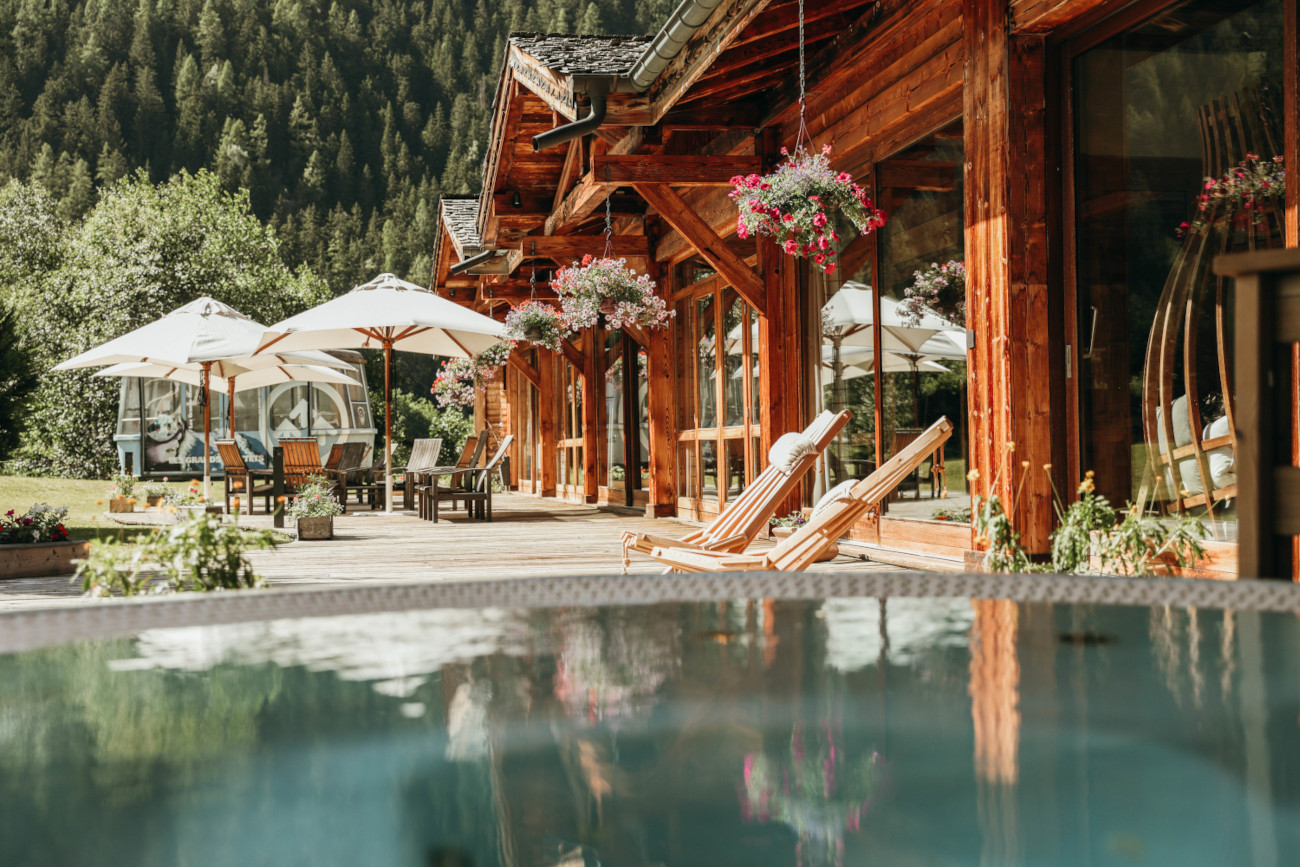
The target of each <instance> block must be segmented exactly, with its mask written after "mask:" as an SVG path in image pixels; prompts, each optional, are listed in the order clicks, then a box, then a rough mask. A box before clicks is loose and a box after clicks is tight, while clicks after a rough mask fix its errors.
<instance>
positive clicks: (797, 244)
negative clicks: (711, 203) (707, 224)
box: [730, 145, 885, 274]
mask: <svg viewBox="0 0 1300 867" xmlns="http://www.w3.org/2000/svg"><path fill="white" fill-rule="evenodd" d="M781 153H783V154H785V156H786V160H785V162H783V163H782V164H781V165H780V166H778V167H777V170H776V171H775V172H772V173H771V174H768V175H762V176H759V175H749V176H747V177H746V176H741V175H737V176H736V177H734V178H732V179H731V185H732V191H731V193H730V196H731V198H732V199H733V200H735V202H736V205H737V207H739V208H740V216H739V217H738V218H737V220H736V234H738V235H739V236H740V237H741V238H748V237H750V236H751V235H755V234H759V235H770V236H772V237H774V238H776V239H777V240H778V241H779V242H780V243H781V246H782V248H783V249H784V250H785V252H786V253H788V254H789V255H791V256H798V257H800V258H803V259H811V260H812V261H813V263H814V264H816V265H818V266H819V267H820V268H821V269H822V271H824V272H825V273H827V274H834V273H835V267H836V264H835V256H836V250H835V244H836V243H838V242H839V240H840V236H839V233H838V232H836V230H835V228H834V226H833V225H832V223H833V220H834V218H835V215H836V214H837V213H838V214H839V215H840V216H842V217H843V218H844V219H846V220H848V221H849V222H850V223H852V224H853V226H854V227H855V228H856V229H857V230H858V232H860V233H861V234H863V235H865V234H867V233H869V232H872V231H874V230H876V229H878V228H880V227H881V226H883V225H884V224H885V213H884V211H881V210H879V209H877V208H876V207H875V205H874V204H873V203H872V201H871V197H870V196H868V195H867V192H866V190H864V189H862V187H860V186H858V185H857V184H856V183H854V182H853V178H852V176H851V175H849V173H848V172H836V171H835V170H834V169H832V168H831V161H830V153H831V146H830V145H826V146H824V147H823V148H822V149H821V151H820V152H817V151H809V150H805V149H803V148H800V149H798V150H796V151H795V152H794V153H793V154H791V153H790V152H789V151H788V150H786V149H785V148H782V149H781Z"/></svg>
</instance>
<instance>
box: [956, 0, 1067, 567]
mask: <svg viewBox="0 0 1300 867" xmlns="http://www.w3.org/2000/svg"><path fill="white" fill-rule="evenodd" d="M962 18H963V21H964V23H965V45H966V70H965V79H966V87H965V111H964V119H965V132H966V145H965V147H966V160H967V162H968V165H969V166H970V170H969V171H967V172H966V174H965V178H966V192H965V226H966V269H967V283H966V287H967V288H966V311H967V312H966V319H967V322H969V323H970V324H971V326H972V328H973V331H974V347H973V348H972V349H971V350H970V351H969V353H968V356H969V358H968V362H967V371H968V381H969V395H970V397H969V401H970V437H969V441H970V443H971V463H972V466H973V468H974V469H976V470H978V471H979V476H978V479H977V480H976V481H974V482H972V484H971V493H972V494H977V495H979V496H981V497H988V496H990V495H993V494H996V495H997V496H998V497H999V498H1000V499H1001V500H1002V503H1003V506H1004V507H1005V508H1006V510H1007V514H1008V515H1009V516H1010V517H1011V520H1012V523H1013V524H1014V526H1015V528H1016V530H1017V531H1018V532H1019V533H1020V536H1021V541H1022V543H1023V544H1024V545H1025V547H1026V548H1028V549H1029V550H1030V551H1031V552H1033V553H1043V552H1045V551H1047V550H1048V547H1049V540H1048V536H1049V534H1050V533H1051V530H1052V521H1053V512H1052V490H1051V485H1050V482H1049V479H1048V476H1047V474H1046V473H1045V472H1043V471H1042V470H1041V469H1040V468H1041V466H1042V465H1043V464H1044V463H1049V462H1051V461H1052V453H1053V441H1052V408H1053V405H1054V404H1055V405H1058V406H1059V405H1060V403H1061V399H1062V398H1061V394H1062V393H1063V392H1064V390H1065V389H1064V383H1063V382H1062V383H1057V384H1056V385H1057V386H1058V387H1057V388H1053V385H1054V383H1053V380H1052V370H1053V366H1052V353H1051V349H1050V335H1051V334H1052V327H1051V320H1050V317H1049V313H1048V304H1049V291H1048V273H1049V263H1048V237H1047V216H1048V215H1047V189H1048V187H1049V185H1050V184H1051V183H1052V177H1051V173H1050V172H1049V171H1048V158H1047V152H1046V151H1047V145H1046V121H1045V116H1046V102H1047V94H1046V85H1045V75H1046V51H1045V45H1044V41H1043V39H1042V38H1041V37H1031V36H1024V37H1013V36H1011V34H1010V21H1009V19H1008V16H1007V7H1006V3H1005V2H1004V0H962ZM1022 460H1028V461H1029V462H1030V466H1031V467H1032V468H1034V470H1035V471H1030V472H1026V471H1024V470H1022V468H1021V466H1020V462H1021V461H1022ZM1022 479H1023V482H1022ZM972 532H973V531H972Z"/></svg>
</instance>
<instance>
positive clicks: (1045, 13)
mask: <svg viewBox="0 0 1300 867" xmlns="http://www.w3.org/2000/svg"><path fill="white" fill-rule="evenodd" d="M1105 5H1107V0H1011V3H1010V4H1009V6H1010V8H1011V29H1012V30H1013V31H1015V32H1016V33H1021V34H1034V33H1039V34H1045V33H1050V32H1052V31H1053V30H1055V29H1057V28H1058V27H1060V26H1062V25H1064V24H1069V23H1070V22H1071V21H1074V20H1075V19H1076V18H1079V17H1081V16H1083V15H1088V14H1090V13H1092V12H1094V11H1096V10H1098V9H1100V8H1101V7H1103V6H1105Z"/></svg>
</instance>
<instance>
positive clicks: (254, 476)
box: [217, 440, 271, 515]
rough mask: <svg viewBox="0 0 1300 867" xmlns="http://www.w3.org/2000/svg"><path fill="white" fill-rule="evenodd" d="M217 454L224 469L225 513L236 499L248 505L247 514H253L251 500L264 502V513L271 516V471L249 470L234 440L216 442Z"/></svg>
mask: <svg viewBox="0 0 1300 867" xmlns="http://www.w3.org/2000/svg"><path fill="white" fill-rule="evenodd" d="M217 453H218V454H219V455H221V463H222V464H223V465H224V466H225V468H226V511H227V512H229V511H230V501H231V500H232V499H234V498H236V497H238V498H240V499H242V500H244V501H245V502H247V503H248V513H249V514H250V515H251V514H252V513H253V498H254V497H263V498H265V500H266V513H267V514H268V515H269V514H271V471H270V470H253V469H249V467H248V465H247V464H245V463H244V456H243V455H242V454H240V453H239V445H238V443H236V442H235V441H234V440H217Z"/></svg>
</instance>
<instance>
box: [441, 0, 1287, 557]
mask: <svg viewBox="0 0 1300 867" xmlns="http://www.w3.org/2000/svg"><path fill="white" fill-rule="evenodd" d="M1298 2H1300V0H1175V2H1168V0H1137V2H1123V0H1011V2H1009V3H1008V2H1005V0H1000V2H993V0H961V2H956V0H912V2H899V0H816V2H814V0H808V2H807V4H806V8H805V9H804V11H803V20H802V27H801V23H800V6H799V4H798V3H797V2H795V0H685V2H684V3H683V4H682V5H681V7H679V8H678V9H677V10H676V12H675V13H674V14H673V16H672V18H671V19H670V20H669V22H668V23H667V24H665V26H664V28H663V29H662V30H661V31H660V32H659V33H658V34H656V35H655V36H652V37H614V36H580V35H554V34H516V35H514V36H513V37H512V38H511V40H510V44H509V47H508V50H507V55H506V57H505V58H504V64H503V67H502V72H501V79H500V82H499V84H498V87H497V92H496V98H495V102H494V106H493V109H492V111H493V120H492V127H491V130H492V132H491V139H490V142H489V147H488V151H487V155H486V159H485V164H484V182H483V188H482V193H481V195H480V196H479V197H477V198H474V199H456V198H445V199H444V200H443V201H442V206H441V227H440V231H439V237H438V242H437V243H438V246H437V250H436V255H435V262H436V266H435V274H434V284H435V286H436V291H437V292H438V293H440V294H444V295H446V296H447V297H450V298H453V299H455V300H456V301H458V302H460V303H463V304H465V305H470V306H473V307H474V308H475V309H477V310H480V311H483V312H487V313H490V314H492V315H496V316H503V315H504V313H505V312H506V310H508V308H509V306H510V305H512V304H516V303H519V302H520V301H523V300H526V299H529V298H537V299H539V300H555V296H554V293H553V292H552V291H551V289H550V287H549V280H550V277H551V275H552V273H553V272H554V270H555V269H556V268H557V267H559V266H562V265H565V264H569V263H570V262H572V261H573V260H575V259H578V258H580V257H581V256H583V255H584V254H589V253H590V254H593V255H600V254H601V253H602V252H603V251H604V250H605V245H606V240H605V237H604V231H605V224H606V213H607V211H608V214H609V218H610V219H611V220H612V224H613V235H612V239H611V241H610V244H611V247H612V250H613V253H614V254H615V255H616V256H619V257H626V258H627V260H628V263H629V265H630V266H632V267H633V268H635V269H637V270H648V272H649V273H650V274H651V275H652V276H653V277H654V279H655V280H656V281H657V283H658V287H659V289H660V291H662V293H663V295H664V297H665V298H666V299H667V300H668V302H669V304H670V305H671V307H672V309H673V310H674V311H675V316H674V318H673V319H672V321H671V323H670V325H669V326H668V327H667V328H664V329H659V330H655V331H640V330H635V329H633V330H632V332H631V333H628V332H624V331H615V332H607V331H603V330H595V331H587V332H583V333H581V334H579V335H576V336H575V337H574V338H573V339H572V340H571V341H570V342H569V343H567V344H566V345H565V347H564V351H563V352H561V353H551V352H548V351H546V350H538V349H536V348H528V347H526V346H521V348H519V349H517V350H516V351H515V352H514V353H513V355H512V356H511V359H510V364H509V365H508V367H507V368H506V374H505V376H504V377H503V381H502V383H501V385H500V387H499V388H497V389H496V390H495V391H493V392H492V393H490V394H489V395H488V397H487V399H486V400H485V401H484V403H483V405H482V406H481V407H479V410H478V411H479V413H480V415H481V416H482V418H483V420H484V421H486V422H488V423H490V424H492V425H493V426H494V428H496V429H497V430H498V432H499V433H500V434H502V435H504V434H505V433H513V434H515V436H516V440H515V443H516V445H515V453H514V454H513V456H512V467H513V475H514V481H515V483H516V484H517V485H518V487H519V489H520V490H521V491H525V492H531V493H533V494H536V495H539V496H542V497H558V498H562V499H566V500H571V501H582V502H587V503H608V504H611V505H623V506H630V507H634V508H637V509H644V510H645V512H646V513H647V514H648V515H650V516H668V515H676V516H679V517H685V518H690V519H700V520H703V519H707V518H709V517H710V516H712V515H714V514H716V513H717V512H718V510H719V509H720V508H721V507H722V506H723V505H724V504H725V503H726V502H727V501H728V500H729V499H731V498H734V497H735V496H736V495H737V494H738V493H739V492H740V491H741V490H743V489H744V487H745V485H746V484H747V482H748V480H750V479H752V478H753V477H754V476H755V475H756V474H757V473H758V472H759V471H761V469H762V467H763V465H764V461H765V458H766V454H767V451H768V449H769V447H770V446H771V444H772V442H773V441H774V440H775V439H776V438H777V437H779V436H780V435H781V434H783V433H785V432H787V431H795V430H799V429H801V428H803V427H804V426H805V424H807V423H808V421H809V420H810V419H811V418H812V417H813V416H814V415H815V414H816V413H817V412H819V411H821V410H822V409H826V408H830V409H835V410H838V409H844V408H848V409H851V410H852V411H853V412H854V414H855V418H854V421H853V422H852V423H851V424H850V426H849V427H848V428H847V429H846V430H845V432H844V433H843V434H842V435H841V438H840V440H839V441H837V443H836V444H835V446H834V447H833V448H831V449H829V450H828V453H827V457H826V458H825V460H823V461H822V462H821V463H820V464H819V468H818V470H817V471H816V473H814V474H811V475H810V476H809V478H808V480H807V482H806V483H805V486H804V491H803V493H802V495H801V496H800V497H797V498H792V499H791V501H790V503H789V504H788V506H789V508H796V507H799V506H805V505H811V504H812V503H813V502H815V501H816V498H817V497H818V496H819V495H820V493H821V492H822V491H824V490H826V489H827V488H829V487H830V486H832V485H834V484H836V483H838V482H840V481H842V480H843V479H844V478H855V477H860V476H862V475H865V474H866V473H868V472H870V471H871V469H872V468H873V467H875V466H876V465H878V464H879V463H880V462H881V461H882V460H883V459H885V458H887V457H888V456H889V455H891V454H893V453H894V452H895V451H896V450H898V449H900V448H902V447H903V446H904V445H905V444H906V443H907V442H909V441H910V437H912V436H914V435H915V432H916V431H918V430H919V429H923V428H924V427H926V426H927V425H928V424H930V423H931V422H933V421H934V420H935V419H936V418H938V417H939V416H940V415H947V416H949V417H950V418H951V419H952V420H953V421H954V423H955V424H956V426H957V430H958V433H957V435H954V436H953V437H952V438H951V440H950V441H949V443H948V446H947V448H946V451H945V453H944V455H943V456H942V458H941V459H936V460H934V461H932V462H929V463H927V465H926V466H925V467H923V472H922V473H920V474H919V476H918V477H915V478H912V479H910V480H909V481H908V483H907V484H906V485H905V486H903V487H901V488H900V489H899V490H898V492H897V493H896V494H895V495H894V496H893V497H892V498H891V501H890V502H889V503H888V504H886V506H885V507H884V508H883V509H882V510H881V513H880V514H878V515H871V516H869V517H868V518H867V519H865V520H863V521H861V522H859V523H858V524H857V525H856V526H855V528H854V530H853V531H852V532H851V533H850V535H849V537H848V540H847V541H848V542H849V543H851V544H859V545H862V546H863V549H862V550H863V552H864V553H868V554H870V555H871V556H874V557H876V558H878V559H882V560H886V561H890V562H896V563H900V564H904V565H928V566H932V567H939V568H943V567H948V568H960V567H962V566H963V565H964V564H966V563H967V562H969V559H970V558H969V557H968V554H969V552H972V551H974V550H977V549H978V548H979V540H978V539H976V538H975V536H974V533H973V531H972V528H971V526H970V524H969V521H968V520H963V518H964V516H963V515H962V514H961V509H962V507H964V506H968V505H969V502H970V497H971V495H972V494H982V495H986V494H989V493H991V492H996V493H998V494H1000V495H1001V496H1002V497H1003V500H1004V502H1007V503H1010V504H1011V511H1012V513H1013V515H1014V520H1015V524H1016V526H1017V528H1018V529H1019V530H1020V531H1021V532H1022V534H1023V539H1024V541H1025V542H1026V543H1027V544H1028V545H1029V546H1030V547H1031V549H1032V550H1034V551H1036V552H1044V551H1046V550H1047V547H1048V535H1049V533H1050V532H1051V530H1052V527H1053V508H1052V499H1053V493H1052V491H1053V484H1054V485H1055V488H1056V490H1058V491H1061V492H1063V493H1064V494H1066V496H1072V495H1073V492H1074V490H1075V488H1076V487H1077V486H1078V484H1079V481H1080V479H1082V478H1083V477H1084V475H1085V473H1086V472H1088V471H1092V472H1093V473H1094V476H1093V477H1092V481H1093V484H1095V486H1096V488H1097V489H1098V490H1099V491H1101V492H1103V493H1105V494H1106V495H1107V496H1108V497H1109V498H1110V499H1111V501H1112V502H1114V503H1117V504H1118V503H1124V502H1127V501H1137V500H1139V499H1141V500H1142V501H1143V502H1145V503H1147V504H1148V506H1149V507H1150V508H1153V509H1156V510H1160V511H1163V512H1166V513H1170V514H1172V513H1176V512H1187V513H1190V514H1193V515H1196V516H1199V517H1200V518H1201V519H1202V520H1204V522H1205V524H1206V526H1207V529H1208V530H1209V531H1210V533H1211V537H1212V539H1213V540H1214V541H1213V542H1212V543H1211V544H1210V546H1209V548H1210V551H1211V556H1210V559H1209V561H1208V562H1207V563H1206V564H1205V565H1204V570H1203V571H1204V572H1205V573H1206V574H1210V575H1215V576H1225V577H1226V576H1231V575H1233V574H1234V573H1235V571H1236V566H1235V563H1236V555H1235V544H1234V540H1235V538H1236V531H1235V509H1234V501H1235V496H1236V488H1235V476H1234V475H1233V466H1232V462H1233V459H1234V457H1235V454H1236V444H1235V436H1234V434H1233V430H1232V408H1233V398H1232V390H1231V388H1230V386H1229V384H1230V383H1231V381H1232V379H1231V370H1230V359H1231V357H1232V351H1231V349H1232V347H1231V308H1232V283H1231V281H1230V280H1225V279H1223V278H1216V277H1215V276H1214V275H1213V272H1212V270H1211V267H1210V262H1211V260H1212V258H1213V257H1214V256H1215V255H1218V254H1219V253H1224V252H1233V251H1237V250H1244V249H1255V248H1260V247H1270V246H1283V245H1286V246H1295V245H1296V244H1297V239H1298V237H1300V234H1298V233H1300V224H1298V223H1297V194H1296V190H1295V189H1294V187H1287V188H1286V191H1285V196H1284V197H1283V196H1274V195H1273V194H1272V193H1269V194H1267V197H1266V198H1260V199H1259V202H1260V203H1262V204H1260V205H1259V206H1258V208H1257V212H1256V213H1257V216H1253V217H1252V218H1251V220H1249V221H1248V223H1246V224H1243V223H1242V222H1241V220H1240V219H1239V217H1240V215H1239V214H1238V215H1237V217H1238V219H1236V220H1235V221H1234V220H1231V219H1227V217H1231V216H1232V215H1227V217H1224V214H1221V213H1219V212H1217V211H1215V208H1217V207H1218V205H1217V204H1213V205H1212V206H1211V207H1210V209H1209V210H1208V211H1206V210H1200V205H1199V202H1200V199H1199V196H1201V195H1202V194H1203V192H1204V189H1203V187H1204V179H1205V178H1206V177H1207V176H1208V177H1219V176H1221V175H1223V174H1224V173H1225V172H1226V171H1228V170H1229V169H1230V168H1231V167H1233V166H1235V165H1237V164H1239V163H1240V161H1242V160H1245V159H1247V154H1248V153H1249V154H1254V155H1258V156H1260V157H1262V158H1263V159H1264V160H1272V159H1273V158H1274V157H1277V158H1280V160H1284V164H1285V165H1294V164H1295V163H1296V158H1297V153H1296V150H1297V142H1298V141H1300V134H1298V130H1300V93H1298V90H1300V84H1298V83H1297V69H1298V64H1297V39H1298V38H1300V37H1298V36H1297V34H1298V33H1300V28H1298V27H1297V8H1296V7H1297V3H1298ZM801 32H802V33H803V36H804V45H803V51H802V58H803V61H804V64H805V68H806V79H805V80H806V92H807V100H806V111H805V118H806V126H807V130H808V132H809V133H810V135H811V139H812V143H813V145H814V146H815V147H818V148H820V147H821V146H823V145H826V144H829V145H831V146H832V147H833V151H832V153H831V160H832V164H833V165H834V167H835V168H836V169H838V170H844V171H848V172H850V173H851V174H852V175H853V176H854V178H855V179H856V180H857V181H858V182H859V183H861V184H863V185H864V186H866V187H868V188H869V189H870V190H871V191H872V194H873V196H874V198H875V200H876V203H877V205H878V206H879V207H881V208H882V209H883V210H884V211H885V212H886V213H887V214H888V222H887V223H886V224H885V226H884V227H883V228H882V229H880V230H879V231H877V232H874V233H871V234H868V235H866V236H861V237H859V236H858V235H857V234H856V233H855V232H853V231H851V227H850V230H845V231H843V238H842V242H841V245H840V249H839V251H838V256H839V262H840V266H839V269H838V270H837V271H836V273H835V274H834V275H831V276H829V277H828V276H826V275H823V274H821V273H820V270H819V269H814V268H812V267H810V265H809V263H808V262H807V261H806V260H803V259H797V258H792V257H789V256H787V255H786V254H785V253H784V252H782V251H781V250H780V249H779V247H778V246H777V244H776V243H775V242H774V241H772V240H771V239H768V238H759V239H757V240H755V239H753V238H750V239H748V240H742V239H740V238H738V237H737V234H736V217H737V211H736V207H735V204H734V203H733V202H732V201H731V200H730V199H729V198H728V192H729V191H730V185H729V179H730V178H732V177H733V176H735V175H747V174H749V173H751V172H759V173H762V172H764V171H768V170H771V169H772V168H773V167H774V166H775V165H776V164H777V163H778V162H779V161H780V159H781V148H782V147H789V146H792V145H794V143H795V141H796V138H797V134H798V130H799V124H800V103H799V90H800V85H799V65H800V58H801V51H800V42H799V37H800V33H801ZM584 119H590V120H584ZM536 136H542V139H541V140H540V141H539V142H537V144H538V145H540V149H536V148H535V143H534V137H536ZM1198 214H1199V215H1200V217H1202V218H1208V219H1209V221H1210V223H1213V222H1214V220H1215V219H1217V218H1218V217H1224V219H1223V220H1220V221H1219V222H1220V223H1221V224H1224V225H1227V226H1228V227H1229V228H1227V229H1225V230H1223V231H1217V230H1216V229H1215V228H1214V226H1213V225H1211V226H1209V227H1208V228H1205V227H1202V228H1200V229H1198V228H1197V226H1196V225H1195V224H1196V218H1197V216H1198ZM1183 223H1191V224H1193V225H1191V226H1190V227H1183V228H1182V230H1181V232H1182V236H1181V237H1180V224H1183ZM950 261H958V262H963V263H964V266H965V270H966V274H967V283H966V286H967V288H966V291H965V297H964V299H962V300H963V301H964V321H963V314H962V312H961V311H959V310H949V311H947V315H948V316H949V322H950V323H951V324H952V326H953V327H952V328H951V329H948V331H947V332H945V333H943V334H940V340H939V343H938V344H930V343H926V344H925V346H926V347H927V349H926V351H924V352H920V351H916V349H915V346H914V347H913V350H911V351H908V350H906V349H899V347H898V346H897V345H894V344H893V343H891V340H892V339H893V336H894V335H893V333H892V330H891V327H892V325H894V324H897V322H896V319H897V317H898V316H899V315H900V314H899V310H900V309H904V310H905V309H906V300H907V298H908V297H909V296H908V289H909V288H910V287H911V286H912V283H913V281H914V279H915V277H914V275H915V273H916V272H918V271H924V270H925V269H926V268H928V267H930V266H931V265H936V264H941V263H946V262H950ZM828 311H837V314H836V315H840V313H843V314H844V315H843V316H841V318H839V319H834V318H833V317H832V318H831V319H828V318H827V317H828ZM845 311H848V312H845ZM891 316H893V317H895V319H894V320H891V318H890V317H891ZM844 317H847V318H844ZM832 321H833V322H834V323H835V324H834V325H831V326H828V325H827V323H828V322H832ZM940 344H942V346H940ZM935 346H940V348H939V349H937V350H935V351H931V349H933V347H935ZM954 347H955V351H954ZM632 359H636V362H635V363H633V362H632ZM625 360H626V363H625ZM1024 462H1028V469H1025V468H1024V467H1023V466H1022V464H1023V463H1024ZM1045 465H1047V466H1048V467H1049V468H1048V469H1045V468H1044V467H1045ZM936 470H941V472H938V471H936ZM968 474H969V480H968ZM945 494H946V496H945ZM612 556H613V554H612V553H611V557H612Z"/></svg>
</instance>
